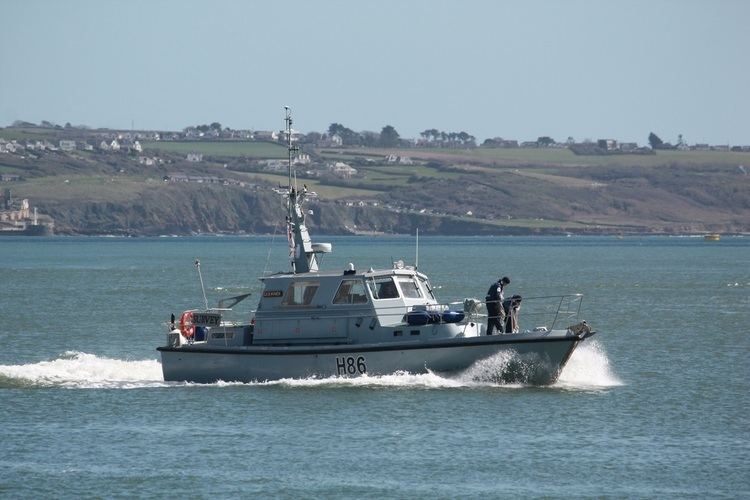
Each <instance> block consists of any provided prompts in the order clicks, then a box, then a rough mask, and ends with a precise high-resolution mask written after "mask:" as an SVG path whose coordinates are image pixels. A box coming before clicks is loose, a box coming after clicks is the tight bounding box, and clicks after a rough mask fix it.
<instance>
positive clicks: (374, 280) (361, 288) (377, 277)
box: [258, 268, 436, 309]
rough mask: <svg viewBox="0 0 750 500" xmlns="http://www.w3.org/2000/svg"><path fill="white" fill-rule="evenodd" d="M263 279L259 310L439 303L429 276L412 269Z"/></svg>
mask: <svg viewBox="0 0 750 500" xmlns="http://www.w3.org/2000/svg"><path fill="white" fill-rule="evenodd" d="M260 280H261V281H263V283H264V285H265V286H264V290H263V293H262V297H261V304H260V305H259V307H258V309H266V308H288V307H291V308H300V307H302V308H304V307H313V308H320V307H336V306H344V305H347V304H348V305H354V304H357V305H365V304H371V305H374V306H377V305H378V304H380V303H384V301H394V300H396V301H398V302H400V303H402V304H404V305H411V304H431V303H435V302H436V299H435V296H434V294H433V292H432V288H431V286H430V284H429V282H428V279H427V276H426V275H424V274H422V273H420V272H418V271H416V270H414V269H412V268H398V269H378V270H375V269H369V270H367V271H364V272H358V271H356V270H347V271H320V272H308V273H297V274H295V273H279V274H274V275H271V276H265V277H262V278H260Z"/></svg>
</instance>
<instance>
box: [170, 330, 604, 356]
mask: <svg viewBox="0 0 750 500" xmlns="http://www.w3.org/2000/svg"><path fill="white" fill-rule="evenodd" d="M594 333H596V332H591V333H590V334H587V335H585V336H583V337H555V338H536V339H517V340H503V339H492V340H489V341H487V340H483V339H486V338H487V337H479V338H478V339H482V340H478V339H477V338H470V339H457V340H453V341H450V342H435V343H429V344H425V343H421V344H397V345H388V346H374V345H369V346H368V345H366V344H364V345H361V346H359V347H357V346H356V345H346V346H344V345H342V346H341V347H338V346H337V347H329V348H320V347H317V348H316V347H309V348H306V347H301V348H295V347H294V346H284V347H275V346H274V347H268V348H252V347H251V348H250V349H239V348H224V349H214V348H210V347H190V348H185V347H157V348H156V350H157V351H160V352H179V353H183V354H193V353H195V354H199V353H200V354H243V355H261V356H299V355H309V354H348V353H359V352H387V351H411V350H415V349H444V348H446V347H478V346H488V345H513V344H536V343H544V342H573V343H574V344H575V343H577V342H580V341H581V340H583V339H585V338H588V337H590V336H591V335H593V334H594ZM573 348H575V345H573ZM572 351H573V349H571V350H570V353H572ZM570 353H568V357H569V356H570Z"/></svg>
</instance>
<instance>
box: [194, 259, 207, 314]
mask: <svg viewBox="0 0 750 500" xmlns="http://www.w3.org/2000/svg"><path fill="white" fill-rule="evenodd" d="M195 267H196V268H197V269H198V278H199V279H200V280H201V291H202V292H203V303H204V304H205V305H206V310H208V299H207V298H206V287H204V286H203V275H202V274H201V261H199V260H198V259H195Z"/></svg>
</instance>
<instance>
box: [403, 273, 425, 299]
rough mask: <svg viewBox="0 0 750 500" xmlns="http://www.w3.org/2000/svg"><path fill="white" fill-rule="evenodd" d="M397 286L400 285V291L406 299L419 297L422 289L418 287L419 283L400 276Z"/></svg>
mask: <svg viewBox="0 0 750 500" xmlns="http://www.w3.org/2000/svg"><path fill="white" fill-rule="evenodd" d="M398 286H400V287H401V292H402V293H403V294H404V297H406V298H407V299H421V298H422V291H421V290H420V289H419V285H417V282H416V281H414V280H413V279H412V278H409V277H400V278H399V279H398Z"/></svg>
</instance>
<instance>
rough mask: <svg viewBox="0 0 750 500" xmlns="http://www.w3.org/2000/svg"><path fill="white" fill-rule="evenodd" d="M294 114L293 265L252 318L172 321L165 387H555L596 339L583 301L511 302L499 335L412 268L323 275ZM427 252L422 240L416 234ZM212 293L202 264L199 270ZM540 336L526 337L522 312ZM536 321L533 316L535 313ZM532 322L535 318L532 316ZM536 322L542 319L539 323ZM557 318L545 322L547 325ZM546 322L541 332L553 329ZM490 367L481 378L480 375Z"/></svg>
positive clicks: (209, 310) (267, 279) (470, 301)
mask: <svg viewBox="0 0 750 500" xmlns="http://www.w3.org/2000/svg"><path fill="white" fill-rule="evenodd" d="M285 109H286V113H285V122H286V132H287V134H286V137H287V149H288V161H289V179H288V185H287V188H286V190H285V193H284V197H285V200H286V217H285V219H286V226H287V239H288V244H289V248H288V249H289V260H290V264H291V266H290V267H291V269H289V270H287V271H281V272H278V273H275V274H270V275H265V276H262V277H260V278H259V279H260V281H261V282H262V284H263V289H262V293H261V296H260V297H259V301H258V304H257V308H256V309H255V310H254V311H252V312H251V313H250V317H248V318H247V320H246V321H239V322H234V321H229V320H227V319H226V315H227V314H228V313H229V312H230V311H231V310H232V308H234V307H235V306H236V304H238V303H239V302H240V301H242V300H245V299H246V298H247V297H248V295H249V294H245V295H240V296H236V297H229V298H226V299H222V300H220V301H219V302H218V304H217V306H216V307H209V306H208V300H207V299H206V296H205V289H204V293H203V299H204V304H203V305H204V307H203V308H196V309H191V310H188V311H184V312H183V313H182V314H181V315H180V317H179V320H177V319H176V317H175V315H174V314H172V315H171V320H170V321H169V322H168V332H167V339H166V345H163V346H160V347H157V350H158V351H159V352H160V354H161V365H162V370H163V374H164V379H165V380H166V381H186V382H197V383H212V382H216V381H219V380H222V381H238V382H256V381H270V380H279V379H301V378H310V377H315V378H326V377H354V376H378V375H387V374H394V373H412V374H419V373H426V372H433V373H437V374H441V375H442V374H445V375H449V376H450V375H453V374H459V375H460V374H466V373H470V374H471V373H474V372H476V373H478V374H479V375H477V377H479V378H487V379H488V380H489V381H497V382H524V383H530V384H541V385H544V384H551V383H554V382H555V381H556V380H557V378H558V376H559V375H560V372H561V371H562V369H563V367H564V366H565V364H566V363H567V361H568V360H569V359H570V357H571V354H572V353H573V351H574V350H575V349H576V347H577V346H578V345H579V344H580V343H581V342H584V341H586V339H588V338H589V337H591V336H592V335H594V334H595V333H596V332H595V331H594V330H592V329H591V327H590V326H589V325H588V324H587V323H586V322H585V321H581V320H580V318H579V315H580V310H581V303H582V299H583V296H582V295H581V294H569V295H560V296H554V297H527V298H524V297H521V296H519V295H514V296H513V297H511V298H509V299H506V300H504V301H503V304H502V306H503V310H504V311H505V312H506V319H505V324H504V326H505V328H504V331H503V332H502V333H500V334H495V335H488V334H487V329H486V322H487V312H486V310H485V301H484V300H480V299H475V298H464V299H460V300H457V301H454V302H449V303H444V302H440V301H439V300H438V298H437V297H436V295H435V290H434V288H433V287H432V286H431V285H430V280H429V278H428V276H427V275H425V274H424V273H422V272H421V271H419V269H418V251H417V258H416V259H415V260H416V262H415V264H414V266H409V265H406V264H405V263H404V262H403V261H402V260H399V261H396V262H394V263H393V266H392V267H391V268H385V269H375V268H372V267H365V268H357V267H355V266H354V265H353V264H349V265H347V266H345V268H343V269H331V270H323V269H320V267H319V264H320V261H321V256H322V255H323V254H326V253H329V252H331V251H332V245H331V244H330V243H313V242H312V240H311V237H310V233H309V231H308V229H307V225H306V223H305V210H304V209H303V206H304V202H305V199H306V198H307V196H308V192H307V189H306V188H305V187H303V188H302V189H299V188H298V186H297V183H296V178H295V177H293V173H292V165H293V155H294V154H295V153H296V151H297V148H296V147H295V146H293V144H292V140H291V137H292V134H291V130H292V128H291V127H292V116H291V110H290V109H289V108H288V107H287V108H285ZM417 248H418V233H417ZM195 264H196V267H197V269H198V276H199V278H200V281H201V287H203V277H202V274H201V267H200V262H199V261H196V262H195ZM534 301H538V302H539V303H541V304H546V306H541V307H540V308H538V309H532V310H536V311H538V312H539V315H535V316H533V320H534V321H536V323H535V324H534V326H533V328H531V329H526V330H521V327H520V318H521V317H520V307H521V303H523V304H524V308H526V307H527V306H528V304H529V303H532V302H534ZM525 314H526V313H525ZM524 317H526V316H524ZM529 317H531V316H529ZM543 318H546V319H543ZM543 321H544V323H543V324H542V322H543ZM477 366H480V367H481V368H484V369H481V370H473V371H470V370H472V368H474V367H477Z"/></svg>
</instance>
